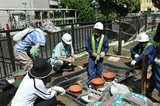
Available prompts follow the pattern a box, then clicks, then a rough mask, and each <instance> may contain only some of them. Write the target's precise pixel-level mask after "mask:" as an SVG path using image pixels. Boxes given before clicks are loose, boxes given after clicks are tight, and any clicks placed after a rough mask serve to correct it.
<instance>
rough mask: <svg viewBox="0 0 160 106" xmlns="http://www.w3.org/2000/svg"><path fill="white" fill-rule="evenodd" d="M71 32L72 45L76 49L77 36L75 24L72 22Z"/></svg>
mask: <svg viewBox="0 0 160 106" xmlns="http://www.w3.org/2000/svg"><path fill="white" fill-rule="evenodd" d="M71 33H72V42H73V43H72V46H73V48H74V49H75V36H74V24H71Z"/></svg>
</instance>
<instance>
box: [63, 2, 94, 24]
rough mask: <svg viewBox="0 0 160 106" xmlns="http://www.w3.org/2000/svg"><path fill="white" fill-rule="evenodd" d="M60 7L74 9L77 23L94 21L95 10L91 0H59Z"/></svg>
mask: <svg viewBox="0 0 160 106" xmlns="http://www.w3.org/2000/svg"><path fill="white" fill-rule="evenodd" d="M60 5H61V6H62V8H65V7H68V8H72V9H76V10H77V19H78V22H88V21H93V20H95V17H96V16H95V9H94V8H93V6H92V5H91V0H61V4H60Z"/></svg>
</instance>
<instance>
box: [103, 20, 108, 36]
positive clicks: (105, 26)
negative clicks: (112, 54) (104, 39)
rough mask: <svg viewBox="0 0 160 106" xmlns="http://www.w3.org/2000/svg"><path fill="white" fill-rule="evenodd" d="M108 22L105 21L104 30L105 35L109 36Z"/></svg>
mask: <svg viewBox="0 0 160 106" xmlns="http://www.w3.org/2000/svg"><path fill="white" fill-rule="evenodd" d="M107 23H108V22H107V20H106V21H105V25H104V30H105V35H108V31H107V28H108V24H107Z"/></svg>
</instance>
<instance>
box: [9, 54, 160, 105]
mask: <svg viewBox="0 0 160 106" xmlns="http://www.w3.org/2000/svg"><path fill="white" fill-rule="evenodd" d="M110 57H117V58H119V59H120V60H119V61H117V62H114V61H111V60H109V58H110ZM131 61H132V59H131V58H130V57H124V56H117V55H114V56H113V55H112V56H111V55H108V56H105V58H104V62H108V63H110V64H115V65H119V66H124V67H130V68H134V67H131V66H130V62H131ZM87 65H88V57H86V58H81V59H78V60H77V61H76V62H75V63H74V65H73V67H71V68H69V67H68V68H65V69H63V70H62V73H55V71H54V70H53V71H52V74H51V81H52V80H54V79H55V78H58V77H60V76H63V75H66V74H69V73H71V72H75V71H79V70H81V69H82V68H84V67H87ZM135 70H136V71H137V72H138V73H139V74H138V75H136V76H134V77H132V78H130V79H127V80H125V81H123V82H122V83H123V84H125V85H127V86H128V88H129V90H130V91H131V92H134V93H138V94H141V80H140V78H141V74H142V72H141V71H142V70H139V69H135ZM148 73H151V72H148ZM49 84H50V83H47V85H46V86H49ZM147 86H148V85H147ZM56 97H57V101H58V105H57V106H78V105H77V104H76V102H75V101H73V100H72V99H70V98H68V97H66V96H62V95H57V96H56ZM150 99H151V100H152V101H153V102H154V103H157V106H158V105H159V103H160V102H159V101H160V98H159V97H158V91H157V90H156V89H154V91H153V93H152V97H151V98H150ZM10 103H11V101H10ZM10 103H9V104H8V106H10Z"/></svg>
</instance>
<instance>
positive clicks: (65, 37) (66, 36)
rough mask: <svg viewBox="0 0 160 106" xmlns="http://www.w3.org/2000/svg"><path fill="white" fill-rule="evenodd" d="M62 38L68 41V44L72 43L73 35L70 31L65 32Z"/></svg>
mask: <svg viewBox="0 0 160 106" xmlns="http://www.w3.org/2000/svg"><path fill="white" fill-rule="evenodd" d="M62 40H63V41H64V42H65V43H66V44H72V37H71V35H70V34H69V33H65V34H63V36H62Z"/></svg>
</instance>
